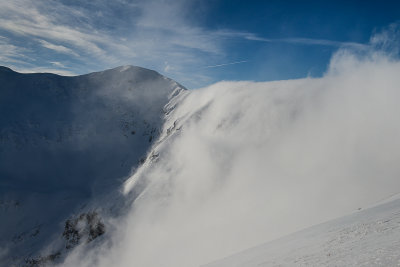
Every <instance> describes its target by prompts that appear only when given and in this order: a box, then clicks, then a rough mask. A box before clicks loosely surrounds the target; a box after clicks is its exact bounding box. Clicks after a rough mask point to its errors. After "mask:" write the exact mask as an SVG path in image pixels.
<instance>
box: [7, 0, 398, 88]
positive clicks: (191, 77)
mask: <svg viewBox="0 0 400 267" xmlns="http://www.w3.org/2000/svg"><path fill="white" fill-rule="evenodd" d="M399 20H400V3H399V2H398V1H379V2H378V1H239V0H214V1H211V0H203V1H200V0H192V1H184V0H174V1H168V0H150V1H135V0H133V1H129V0H114V1H106V0H93V1H78V0H58V1H56V0H35V1H33V0H13V1H8V0H0V65H4V66H7V67H11V68H12V69H14V70H17V71H20V72H53V73H57V74H61V75H79V74H85V73H88V72H93V71H100V70H104V69H109V68H113V67H116V66H120V65H135V66H141V67H145V68H150V69H154V70H156V71H158V72H160V73H161V74H163V75H166V76H168V77H171V78H173V79H175V80H176V81H178V82H179V83H181V84H183V85H184V86H186V87H187V88H199V87H204V86H207V85H210V84H212V83H215V82H218V81H221V80H233V81H235V80H252V81H271V80H285V79H296V78H302V77H320V76H322V74H323V73H324V72H325V71H326V70H327V66H328V64H329V60H330V58H331V56H332V54H333V53H334V52H335V51H337V50H338V49H339V48H343V47H352V48H358V49H365V48H367V47H368V46H369V44H370V36H371V35H373V34H374V33H375V32H379V31H381V30H382V28H384V27H387V26H388V25H390V24H391V23H396V22H398V21H399Z"/></svg>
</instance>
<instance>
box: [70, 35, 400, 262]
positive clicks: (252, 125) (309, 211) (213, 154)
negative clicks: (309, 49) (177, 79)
mask: <svg viewBox="0 0 400 267" xmlns="http://www.w3.org/2000/svg"><path fill="white" fill-rule="evenodd" d="M379 38H380V39H379ZM386 38H387V36H386ZM372 40H373V42H371V47H372V48H371V50H370V51H361V52H360V51H351V50H340V51H338V52H337V53H336V54H335V55H334V56H333V58H332V60H331V64H330V66H329V69H328V71H327V73H326V74H325V75H324V76H323V77H322V78H305V79H299V80H287V81H276V82H263V83H255V82H220V83H217V84H214V85H212V86H210V87H207V88H203V89H200V90H193V91H185V92H182V93H181V94H179V95H178V96H177V97H175V98H173V99H172V100H171V101H170V103H169V104H168V106H167V107H166V108H167V109H168V110H169V112H168V113H167V115H166V116H167V117H166V122H165V124H164V128H163V132H162V134H161V136H160V139H159V140H158V142H157V143H156V144H155V145H154V146H153V147H152V150H151V151H150V152H149V155H151V157H149V158H151V159H152V160H151V161H150V160H149V161H147V162H146V163H145V164H144V165H142V166H141V167H140V168H139V169H138V170H137V171H136V173H135V174H134V175H133V176H132V177H131V178H130V179H129V180H128V181H127V182H126V183H125V186H124V189H123V190H124V192H125V194H126V197H131V196H134V200H133V205H132V208H131V210H130V212H129V214H127V216H126V217H125V218H124V220H123V221H120V222H118V223H116V224H115V225H114V226H115V228H116V229H117V230H116V231H115V233H114V234H113V235H112V236H111V237H110V238H111V242H109V243H107V246H105V245H104V246H102V247H97V248H93V249H92V250H89V251H83V250H79V249H78V250H76V251H75V252H74V253H73V254H71V255H70V257H69V258H67V259H66V261H65V262H64V264H65V265H66V266H77V265H79V266H147V267H150V266H198V265H201V264H205V263H207V262H210V261H212V260H215V259H218V258H221V257H224V256H227V255H229V254H231V253H234V252H237V251H239V250H242V249H245V248H248V247H251V246H254V245H257V244H259V243H262V242H265V241H268V240H272V239H274V238H277V237H280V236H283V235H285V234H288V233H290V232H294V231H296V230H299V229H301V228H304V227H307V226H310V225H313V224H316V223H319V222H322V221H325V220H329V219H331V218H335V217H338V216H341V215H344V214H346V213H350V212H352V211H354V210H356V209H358V208H362V207H365V206H367V205H371V204H373V203H374V202H376V201H378V200H380V199H382V198H385V197H388V196H389V195H391V194H394V193H398V191H399V189H398V188H399V186H400V180H399V179H398V177H399V175H400V167H399V165H398V162H399V161H400V143H399V142H398V141H397V139H398V136H400V120H399V117H398V114H400V105H399V104H398V100H399V99H400V92H399V84H400V75H399V73H400V63H399V61H398V60H397V58H396V55H390V54H389V53H386V52H384V51H382V50H380V51H376V49H374V48H373V47H376V46H377V45H379V44H383V43H384V42H387V41H388V40H387V39H383V35H380V37H379V36H377V37H374V38H373V39H372ZM110 244H113V245H112V246H110Z"/></svg>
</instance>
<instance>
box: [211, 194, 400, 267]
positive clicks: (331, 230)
mask: <svg viewBox="0 0 400 267" xmlns="http://www.w3.org/2000/svg"><path fill="white" fill-rule="evenodd" d="M399 247H400V199H397V200H393V201H391V202H388V203H385V204H381V205H378V206H376V207H374V208H370V209H366V210H362V211H358V212H356V213H353V214H351V215H348V216H345V217H343V218H340V219H336V220H333V221H329V222H326V223H323V224H320V225H317V226H313V227H310V228H308V229H305V230H303V231H300V232H297V233H295V234H292V235H289V236H287V237H284V238H281V239H278V240H275V241H272V242H269V243H266V244H264V245H261V246H258V247H255V248H252V249H249V250H246V251H243V252H241V253H238V254H236V255H233V256H231V257H228V258H226V259H222V260H219V261H215V262H213V263H210V264H207V265H204V267H256V266H257V267H259V266H399V265H400V253H399Z"/></svg>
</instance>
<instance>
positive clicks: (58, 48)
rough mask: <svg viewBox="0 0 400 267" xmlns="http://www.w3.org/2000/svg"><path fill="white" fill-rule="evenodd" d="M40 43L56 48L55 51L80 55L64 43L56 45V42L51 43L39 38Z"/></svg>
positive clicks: (46, 46)
mask: <svg viewBox="0 0 400 267" xmlns="http://www.w3.org/2000/svg"><path fill="white" fill-rule="evenodd" d="M39 43H40V44H41V45H42V46H43V47H45V48H48V49H51V50H54V51H56V52H59V53H64V54H69V55H73V56H76V57H78V56H79V55H78V54H77V53H75V52H74V51H72V49H69V48H67V47H65V46H62V45H55V44H52V43H49V42H47V41H45V40H39Z"/></svg>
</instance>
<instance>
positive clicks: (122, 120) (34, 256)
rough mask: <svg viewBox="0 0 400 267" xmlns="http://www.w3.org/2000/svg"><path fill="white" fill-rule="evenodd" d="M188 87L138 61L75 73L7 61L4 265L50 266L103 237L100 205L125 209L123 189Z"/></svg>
mask: <svg viewBox="0 0 400 267" xmlns="http://www.w3.org/2000/svg"><path fill="white" fill-rule="evenodd" d="M181 90H183V88H182V86H180V85H179V84H177V83H175V82H174V81H172V80H170V79H168V78H165V77H163V76H161V75H160V74H158V73H156V72H154V71H151V70H147V69H143V68H139V67H133V66H124V67H118V68H115V69H111V70H106V71H102V72H96V73H91V74H87V75H82V76H77V77H62V76H58V75H54V74H20V73H17V72H14V71H12V70H10V69H8V68H5V67H0V218H1V219H0V262H1V263H2V264H0V265H1V266H6V265H10V264H11V263H15V264H18V266H20V265H24V264H26V265H28V266H29V265H35V264H37V263H43V262H45V261H47V260H51V259H54V258H58V257H59V256H60V253H62V251H61V250H60V248H59V247H61V248H62V249H64V250H65V249H67V250H68V249H71V248H73V247H74V246H76V245H77V244H79V243H82V242H87V241H90V240H92V239H95V238H96V237H98V236H100V235H101V234H102V233H103V232H104V231H105V229H104V228H105V226H104V223H105V221H104V219H103V218H102V214H101V213H102V212H103V213H104V211H101V208H102V207H103V210H104V209H105V208H104V206H105V205H109V207H108V208H110V209H111V208H112V207H111V206H112V205H114V206H118V207H119V208H121V206H122V205H123V203H118V192H119V191H118V190H119V187H120V186H121V184H122V182H123V181H124V180H125V179H126V178H127V177H128V176H129V175H130V172H131V170H132V168H136V167H137V166H139V165H140V164H142V163H143V162H145V161H146V157H147V151H148V149H149V148H150V147H151V146H152V144H153V143H154V140H156V139H157V138H158V136H159V133H160V131H161V128H162V126H163V120H164V113H165V112H166V110H165V109H164V106H165V105H166V104H167V103H168V101H169V100H170V99H171V98H172V97H174V96H175V95H177V94H179V92H180V91H181ZM110 192H114V193H110ZM110 194H111V195H112V197H113V198H114V199H113V203H104V202H107V200H106V199H107V198H109V196H108V195H110ZM93 203H95V204H93ZM110 209H108V211H106V212H108V213H110V212H114V213H117V212H118V210H111V211H110ZM82 224H84V225H86V226H84V227H83V228H85V229H86V230H85V229H84V230H85V231H86V232H87V233H86V232H85V231H83V230H82V229H78V230H77V229H76V228H77V227H78V226H79V227H81V228H82ZM53 239H56V240H57V239H58V244H57V245H54V244H52V245H51V246H52V249H50V250H49V251H47V250H46V246H47V245H48V243H49V241H50V240H53Z"/></svg>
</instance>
